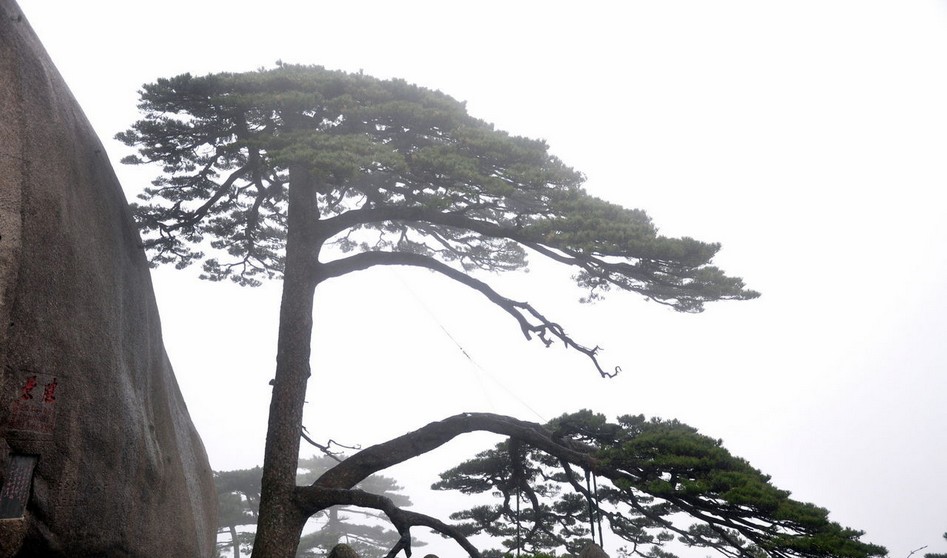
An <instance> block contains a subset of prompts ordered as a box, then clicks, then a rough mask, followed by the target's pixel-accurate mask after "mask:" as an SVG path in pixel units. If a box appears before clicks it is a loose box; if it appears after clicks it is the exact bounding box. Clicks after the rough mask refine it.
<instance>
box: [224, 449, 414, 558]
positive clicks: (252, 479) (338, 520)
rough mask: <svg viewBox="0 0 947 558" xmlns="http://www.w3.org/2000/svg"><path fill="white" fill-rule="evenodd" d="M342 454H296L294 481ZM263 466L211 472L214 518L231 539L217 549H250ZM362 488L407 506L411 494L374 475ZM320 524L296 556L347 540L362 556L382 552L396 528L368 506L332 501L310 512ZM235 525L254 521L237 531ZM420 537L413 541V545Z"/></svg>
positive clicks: (318, 553)
mask: <svg viewBox="0 0 947 558" xmlns="http://www.w3.org/2000/svg"><path fill="white" fill-rule="evenodd" d="M339 459H342V457H341V456H334V457H330V456H328V455H326V456H315V457H309V458H305V459H300V460H299V469H300V471H299V474H298V477H297V482H298V483H299V484H300V485H305V484H311V483H312V482H314V481H315V480H316V479H318V478H319V476H321V475H322V473H324V472H325V471H326V470H328V469H330V468H331V467H332V466H334V465H336V464H337V463H338V460H339ZM261 476H262V468H261V467H254V468H252V469H242V470H236V471H220V472H215V473H214V480H215V483H216V486H217V495H218V509H219V511H218V524H219V526H220V530H221V531H223V532H226V533H227V534H228V535H229V542H222V543H219V544H218V549H219V550H226V551H227V552H228V554H229V555H232V556H234V557H235V558H236V557H239V556H240V555H241V551H242V552H243V553H247V554H248V553H250V552H251V551H252V549H253V537H254V531H255V529H256V523H257V509H258V507H259V502H260V479H261ZM356 488H358V489H360V490H364V491H366V492H370V493H372V494H377V495H380V496H384V497H386V498H389V499H391V501H392V502H394V503H395V505H397V506H399V507H408V506H410V505H411V500H410V499H409V498H408V497H407V496H405V495H403V494H401V490H403V489H402V487H401V486H400V485H398V483H397V482H396V481H395V480H394V479H393V478H391V477H386V476H383V475H372V476H370V477H368V478H366V479H365V480H364V481H362V482H361V483H359V484H358V486H357V487H356ZM311 521H312V522H313V523H315V524H317V525H319V526H320V528H319V529H318V530H316V531H315V532H313V533H309V534H306V535H303V537H302V538H301V540H300V543H299V548H298V550H297V552H296V556H297V558H313V557H322V556H325V555H327V554H328V553H329V551H330V550H331V549H332V547H333V546H335V545H336V544H337V543H339V542H345V543H346V544H348V545H349V546H351V547H352V548H353V549H355V550H356V551H357V552H358V554H359V557H360V558H375V557H379V556H384V555H385V554H386V553H387V552H388V549H390V548H391V547H392V546H393V545H394V544H395V543H396V542H397V541H398V538H399V536H400V535H399V534H398V533H397V532H395V531H393V530H391V529H390V528H387V527H385V525H384V523H385V518H384V517H382V516H379V515H378V514H377V513H375V512H372V511H371V510H362V509H359V508H346V507H332V508H329V509H327V510H324V511H323V512H321V513H319V514H317V515H316V516H314V517H313V518H312V520H311ZM238 527H252V529H250V530H249V531H241V530H239V529H238ZM423 544H424V543H420V542H418V541H415V546H423Z"/></svg>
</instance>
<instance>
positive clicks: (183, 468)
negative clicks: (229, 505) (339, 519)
mask: <svg viewBox="0 0 947 558" xmlns="http://www.w3.org/2000/svg"><path fill="white" fill-rule="evenodd" d="M140 242H141V241H140V239H139V236H138V232H137V229H136V227H135V224H134V223H133V221H132V219H131V217H130V214H129V210H128V206H127V203H126V200H125V197H124V194H123V193H122V190H121V187H120V186H119V184H118V181H117V179H116V178H115V175H114V173H113V171H112V167H111V165H110V164H109V161H108V159H107V158H106V156H105V152H104V151H103V149H102V147H101V144H100V143H99V140H98V138H97V137H96V135H95V133H94V132H93V130H92V128H91V126H90V125H89V123H88V121H87V120H86V118H85V116H84V115H83V113H82V111H81V109H80V108H79V107H78V105H77V103H76V101H75V100H74V98H73V97H72V94H71V93H70V92H69V90H68V88H67V87H66V85H65V83H63V80H62V78H61V76H60V75H59V73H58V72H57V70H56V69H55V67H54V66H53V64H52V62H51V61H50V60H49V58H48V56H47V54H46V52H45V50H44V49H43V47H42V45H41V44H40V42H39V40H38V38H37V37H36V35H35V34H34V33H33V31H32V29H31V28H30V27H29V24H28V23H27V21H26V20H25V18H24V17H23V16H22V15H21V13H20V10H19V7H18V6H17V5H16V3H15V2H14V1H13V0H0V481H2V486H3V488H2V490H0V517H2V516H3V515H6V516H13V517H12V518H7V519H0V557H5V556H20V557H26V556H43V557H58V556H71V557H77V556H80V557H84V556H108V557H142V558H144V557H148V558H154V557H155V556H174V557H210V556H213V555H214V552H213V547H214V540H215V535H216V496H215V492H214V487H213V477H212V473H211V470H210V466H209V463H208V461H207V455H206V452H205V451H204V446H203V444H202V443H201V440H200V437H199V436H198V434H197V432H196V431H195V429H194V426H193V424H192V423H191V419H190V416H189V415H188V411H187V408H186V407H185V405H184V401H183V399H182V397H181V393H180V391H179V390H178V386H177V383H176V381H175V378H174V373H173V371H172V368H171V365H170V363H169V361H168V358H167V356H166V354H165V351H164V345H163V343H162V338H161V326H160V322H159V319H158V311H157V307H156V305H155V300H154V293H153V291H152V285H151V277H150V274H149V270H148V264H147V262H146V259H145V255H144V253H143V251H142V249H141V247H140ZM30 470H32V482H31V484H30V477H29V472H30ZM20 508H22V509H20Z"/></svg>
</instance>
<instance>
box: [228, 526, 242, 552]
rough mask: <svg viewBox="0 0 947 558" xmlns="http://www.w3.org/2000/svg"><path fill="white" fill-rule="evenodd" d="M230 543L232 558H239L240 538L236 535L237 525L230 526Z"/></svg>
mask: <svg viewBox="0 0 947 558" xmlns="http://www.w3.org/2000/svg"><path fill="white" fill-rule="evenodd" d="M230 544H232V545H233V558H240V539H239V538H238V535H237V526H236V525H231V526H230Z"/></svg>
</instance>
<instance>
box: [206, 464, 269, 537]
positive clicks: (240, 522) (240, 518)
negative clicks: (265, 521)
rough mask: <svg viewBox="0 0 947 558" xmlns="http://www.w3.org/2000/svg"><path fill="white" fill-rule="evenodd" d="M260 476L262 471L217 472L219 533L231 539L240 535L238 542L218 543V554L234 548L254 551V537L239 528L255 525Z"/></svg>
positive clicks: (256, 469)
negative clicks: (235, 534) (252, 549)
mask: <svg viewBox="0 0 947 558" xmlns="http://www.w3.org/2000/svg"><path fill="white" fill-rule="evenodd" d="M261 474H262V470H261V469H260V467H254V468H253V469H240V470H236V471H215V472H214V485H215V487H216V489H217V529H218V531H223V532H226V533H227V534H228V535H230V536H231V538H233V534H234V533H237V540H236V541H233V540H231V541H230V542H227V543H218V545H217V548H218V550H224V549H226V548H229V547H233V548H242V549H243V550H244V551H245V552H249V551H250V548H252V542H253V537H252V534H248V533H246V532H241V531H239V530H238V529H237V528H238V527H242V526H246V525H256V522H257V511H258V509H259V506H260V476H261Z"/></svg>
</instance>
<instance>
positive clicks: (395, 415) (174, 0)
mask: <svg viewBox="0 0 947 558" xmlns="http://www.w3.org/2000/svg"><path fill="white" fill-rule="evenodd" d="M20 5H21V7H22V8H23V10H24V12H25V14H26V16H27V18H28V19H29V20H30V22H31V23H32V25H33V27H34V28H35V29H36V31H37V33H38V34H39V36H40V38H41V39H42V41H43V42H44V44H45V45H46V47H47V49H48V50H49V52H50V54H51V56H52V57H53V60H54V61H55V63H56V64H57V66H58V67H59V69H60V71H61V72H62V74H63V75H64V77H65V78H66V81H67V83H68V84H69V85H70V87H71V88H72V91H73V92H74V94H75V95H76V97H77V98H78V100H79V102H80V104H81V105H82V107H83V108H84V110H85V112H86V114H87V115H88V117H89V119H90V120H91V121H92V124H93V125H94V126H95V128H96V130H97V131H98V132H99V134H100V136H101V137H102V139H103V141H104V142H105V144H106V149H107V150H108V152H109V154H110V156H111V158H112V160H113V162H115V164H116V171H117V173H118V174H119V177H120V179H121V180H122V182H123V184H124V186H125V189H126V192H127V193H128V196H129V198H132V197H133V196H134V194H135V192H136V191H137V190H139V189H140V188H141V187H142V186H143V185H144V184H146V183H147V181H148V180H149V179H150V178H151V175H150V174H142V173H140V172H138V171H135V170H134V169H129V168H123V167H122V166H121V165H118V163H117V161H118V159H119V158H120V157H121V156H122V155H124V154H127V150H126V149H125V148H124V147H123V146H121V145H120V144H118V143H117V142H114V141H113V140H111V139H110V138H111V137H112V136H113V135H114V134H115V133H116V132H118V131H121V130H123V129H124V128H126V127H127V126H128V125H129V124H130V123H131V122H132V121H133V120H134V119H135V118H136V116H137V114H136V111H135V104H136V100H137V93H136V92H137V90H138V88H139V87H140V86H141V84H142V83H144V82H150V81H153V80H155V79H156V78H158V77H168V76H171V75H176V74H178V73H183V72H192V73H195V74H202V73H207V72H215V71H244V70H252V69H256V68H259V67H262V66H267V67H272V66H273V64H274V62H275V61H276V60H277V59H281V60H283V61H286V62H293V63H307V64H309V63H311V64H321V65H325V66H327V67H330V68H339V69H344V70H349V71H357V70H359V69H364V71H365V72H366V73H369V74H373V75H376V76H379V77H403V78H405V79H407V80H409V81H412V82H416V83H419V84H421V85H425V86H428V87H432V88H437V89H441V90H443V91H445V92H447V93H449V94H451V95H453V96H454V97H456V98H458V99H461V100H466V101H468V108H469V110H470V112H471V113H472V114H474V115H475V116H478V117H480V118H483V119H485V120H488V121H491V122H493V123H495V124H496V125H497V127H499V128H501V129H505V130H507V131H510V132H511V133H515V134H518V135H526V136H531V137H540V138H545V139H546V140H547V141H548V142H549V144H550V145H551V148H552V151H553V152H554V153H556V154H557V155H558V156H559V157H561V158H562V159H563V160H564V161H566V162H567V163H568V164H570V165H572V166H574V167H576V168H577V169H579V170H581V171H583V172H584V173H586V175H587V176H588V188H589V190H590V191H591V192H592V193H594V194H596V195H599V196H601V197H604V198H607V199H609V200H611V201H614V202H618V203H621V204H624V205H627V206H632V207H641V208H643V209H645V210H647V211H648V212H649V213H650V214H651V216H652V217H653V218H654V220H655V222H656V224H657V225H658V226H659V227H661V230H662V232H663V233H664V234H668V235H688V236H693V237H695V238H699V239H701V240H707V241H719V242H722V243H723V245H724V248H723V250H722V252H721V254H720V256H719V257H718V258H717V260H716V263H718V264H719V265H720V266H721V267H723V268H724V269H725V270H727V271H728V272H730V273H731V274H734V275H738V276H742V277H743V278H744V279H745V280H746V281H747V283H748V285H749V286H750V287H751V288H754V289H757V290H759V291H762V293H763V297H762V298H760V299H758V300H756V301H751V302H744V303H719V304H714V305H711V306H710V307H709V308H708V310H707V311H706V312H705V313H704V314H701V315H680V314H675V313H673V312H671V311H670V310H668V309H665V308H664V307H660V306H658V305H656V304H653V303H652V304H648V303H645V302H643V301H640V300H638V299H636V298H634V297H632V296H628V295H621V294H619V295H614V296H612V297H610V298H608V299H606V301H605V302H604V303H599V304H596V305H592V306H582V305H579V304H578V303H577V302H576V299H577V297H578V293H577V292H575V291H574V290H573V289H572V288H571V287H570V285H569V282H568V273H567V272H562V271H561V270H558V269H556V268H554V267H552V266H546V265H541V263H542V262H536V263H537V265H536V266H535V269H534V270H533V271H532V272H531V273H529V274H519V275H516V276H504V277H503V278H502V280H501V279H498V280H497V282H496V284H497V286H498V288H499V289H500V290H501V291H503V292H505V293H508V294H510V295H513V296H515V297H519V298H525V299H528V300H529V301H530V302H533V303H534V304H535V305H536V306H538V307H539V308H540V309H542V310H544V311H545V312H546V313H547V314H548V315H549V316H551V317H553V318H556V319H559V320H560V321H562V322H563V323H565V324H566V325H567V326H568V329H569V331H570V332H572V333H573V334H574V335H575V336H576V337H577V338H578V339H580V340H585V341H586V342H588V343H590V344H599V345H601V346H603V347H605V349H606V352H605V353H604V354H603V362H604V363H605V364H617V365H621V366H622V368H623V369H624V373H623V374H621V375H620V376H619V377H618V378H616V379H614V380H611V381H606V380H602V379H599V378H598V376H597V374H596V373H595V372H594V370H593V369H592V368H591V367H590V365H588V364H587V363H586V362H585V361H584V360H583V358H581V357H580V356H579V355H577V354H571V353H569V352H566V351H564V350H562V349H561V348H558V347H556V348H553V349H548V350H547V349H543V348H542V347H541V346H540V345H538V344H536V343H532V344H530V343H526V342H525V341H524V340H523V339H522V337H521V336H520V334H519V332H518V329H517V327H516V325H515V324H514V323H513V322H512V320H510V319H509V318H508V317H507V316H505V315H503V314H502V313H501V312H499V311H496V310H494V309H493V308H491V307H490V306H489V305H488V304H484V301H483V300H480V299H479V298H478V297H476V296H474V295H473V294H471V293H468V292H466V291H464V290H463V289H461V288H460V287H457V286H454V285H452V284H449V283H447V282H446V280H444V279H439V278H433V277H430V276H429V275H427V274H425V273H422V272H419V271H394V270H385V271H379V272H367V273H364V274H362V275H359V276H353V277H350V278H346V279H345V280H344V281H339V282H337V283H333V284H329V285H325V286H324V288H320V290H319V292H318V296H317V308H316V324H317V325H316V333H315V340H314V355H315V358H314V367H315V368H314V376H313V379H312V381H311V382H310V390H309V398H308V399H309V402H310V404H309V409H308V411H307V417H306V426H307V427H308V428H309V430H310V431H311V432H312V434H313V435H314V436H315V437H316V438H318V439H321V440H325V439H328V438H330V437H333V438H336V439H338V440H340V441H344V442H348V443H361V444H370V443H374V442H378V441H381V440H383V439H386V438H388V437H390V436H394V435H397V434H400V433H403V432H405V431H407V430H409V429H412V428H415V427H419V426H421V425H422V424H424V423H426V422H429V421H431V420H435V419H438V418H442V417H444V416H447V415H451V414H455V413H457V412H462V411H475V410H483V411H493V412H500V413H507V414H513V415H516V416H519V417H521V418H524V419H528V420H548V419H550V418H553V417H555V416H557V415H559V414H561V413H563V412H567V411H574V410H578V409H580V408H593V409H595V410H599V411H601V412H604V413H606V414H609V415H611V416H614V415H617V414H623V413H645V414H648V415H658V416H662V417H667V418H679V419H681V420H683V421H685V422H687V423H689V424H692V425H693V426H696V427H698V428H700V429H701V430H702V431H703V432H704V433H706V434H708V435H711V436H714V437H718V438H722V439H723V440H724V442H725V444H726V446H727V447H728V448H729V449H730V450H731V451H733V452H734V453H735V454H737V455H740V456H742V457H745V458H747V459H748V460H749V461H750V462H751V463H753V464H754V465H755V466H757V467H759V468H760V469H762V470H763V471H764V472H766V473H769V474H771V475H772V476H773V479H774V482H775V484H776V485H777V486H779V487H781V488H785V489H788V490H792V491H793V493H794V495H795V496H796V497H797V498H799V499H802V500H807V501H812V502H814V503H816V504H818V505H821V506H824V507H827V508H829V509H830V510H832V517H833V519H835V520H837V521H839V522H841V523H843V524H845V525H848V526H851V527H855V528H859V529H864V530H866V531H867V532H868V536H867V537H866V538H867V539H868V540H870V541H871V542H875V543H878V544H883V545H886V546H887V547H888V549H889V551H890V552H891V556H892V558H903V557H905V556H906V555H907V554H908V553H909V552H910V551H911V550H913V549H915V548H917V547H920V546H923V545H926V544H930V545H932V546H931V548H929V549H928V551H937V552H943V551H944V550H945V549H944V548H943V546H944V545H943V541H942V540H941V539H940V536H941V533H943V532H944V531H945V530H947V435H945V428H944V427H945V425H947V404H945V400H947V374H945V369H947V343H945V341H944V338H945V334H947V317H945V315H947V314H945V310H947V250H945V241H947V223H945V219H944V216H945V213H947V212H945V209H944V208H945V200H944V198H945V196H944V194H943V191H944V186H945V183H947V164H945V161H947V2H945V1H944V0H926V1H924V0H903V1H898V2H895V1H874V0H852V1H840V0H839V1H836V0H818V1H816V0H801V1H799V0H797V1H795V2H771V1H762V0H746V1H731V0H726V1H717V2H707V1H705V0H694V1H665V2H638V1H634V2H621V3H618V2H615V3H613V4H606V3H604V2H585V3H583V5H582V7H578V3H574V2H572V3H566V2H549V1H545V2H533V1H519V2H496V1H480V2H476V3H472V2H470V3H460V2H444V1H439V2H412V1H405V2H392V1H388V2H384V1H379V2H358V1H353V2H331V3H330V2H318V1H311V2H302V1H299V2H291V1H287V0H270V1H269V2H267V3H265V5H264V4H262V3H260V2H248V1H234V0H228V1H223V0H214V1H199V2H198V1H194V0H188V1H182V0H165V1H163V2H161V3H144V2H133V1H128V0H124V1H114V2H111V1H103V0H86V1H84V2H75V1H74V0H69V1H65V0H21V1H20ZM618 6H620V7H618ZM195 276H196V272H193V273H188V272H175V271H174V270H173V269H162V270H158V271H157V272H156V273H155V275H154V278H155V283H156V290H157V296H158V303H159V306H160V308H161V315H162V320H163V323H164V329H165V340H166V344H167V348H168V351H169V354H170V356H171V359H172V362H173V363H174V365H175V369H176V372H177V376H178V380H179V382H180V384H181V387H182V390H183V392H184V395H185V399H186V401H187V403H188V406H189V408H190V410H191V413H192V416H193V418H194V421H195V423H196V425H197V427H198V429H199V430H200V432H201V434H202V436H203V438H204V442H205V444H206V446H207V449H208V452H209V454H210V459H211V464H212V466H213V467H214V468H215V469H218V470H220V469H234V468H245V467H251V466H254V465H256V464H259V463H260V462H261V461H262V458H261V455H262V447H263V439H264V434H265V416H266V409H267V405H268V398H269V388H268V386H267V381H268V380H269V378H270V377H272V372H273V363H274V355H275V347H274V344H275V332H276V323H275V317H276V315H277V305H278V301H279V284H272V285H270V286H267V287H264V288H260V289H256V290H246V289H239V288H236V287H231V286H229V285H215V284H207V283H201V282H199V281H197V280H196V279H195V278H194V277H195ZM442 327H443V328H444V329H446V330H447V331H448V332H450V335H452V336H453V337H454V338H456V339H457V340H458V341H459V342H460V343H461V344H462V345H463V347H464V349H465V350H466V351H467V353H469V354H470V355H471V357H472V358H473V359H474V361H475V362H476V364H474V363H471V361H469V360H467V359H466V358H465V357H464V356H463V354H462V353H461V352H460V350H459V349H458V348H457V346H456V345H454V344H453V342H452V341H451V339H450V338H449V337H448V336H447V335H446V334H445V333H444V330H442V329H441V328H442ZM477 441H478V442H479V443H481V444H482V443H484V441H487V442H491V441H492V440H485V439H484V438H482V437H481V438H478V439H477ZM470 451H471V449H470V444H469V443H465V444H457V443H455V444H452V445H451V446H449V447H448V448H446V449H445V450H444V451H441V452H439V453H437V454H434V455H432V456H429V457H427V458H425V459H422V460H419V461H418V462H416V463H414V464H412V465H409V466H401V467H399V468H397V469H396V470H393V471H392V473H393V474H395V475H396V476H398V477H399V479H400V480H401V481H402V482H403V483H405V484H408V486H409V487H410V488H411V489H412V490H413V491H414V490H418V491H417V492H414V493H413V494H412V495H413V497H414V499H415V501H416V502H417V503H418V506H417V509H418V510H419V511H424V512H431V513H437V514H440V515H442V516H443V517H446V510H448V509H451V508H457V507H459V506H462V505H464V504H463V502H462V500H460V499H459V498H458V496H457V495H455V494H437V495H435V496H432V497H428V496H423V495H422V494H421V493H422V492H423V489H424V488H425V487H426V486H428V485H429V484H430V483H431V482H433V481H434V480H436V478H435V473H436V472H438V471H440V470H443V469H445V468H446V467H447V466H449V465H453V464H454V463H455V462H456V460H458V459H460V458H462V457H464V456H465V455H467V454H468V453H469V452H470ZM617 542H618V541H615V540H612V541H609V540H606V548H607V549H609V550H611V549H613V547H614V546H617V544H616V543H617ZM427 548H428V549H431V548H434V547H427ZM437 548H444V549H445V550H443V551H441V555H442V557H443V556H450V555H459V550H457V549H456V547H452V546H445V547H440V546H438V547H437ZM426 551H427V550H425V552H426ZM703 554H705V553H697V554H695V556H696V555H699V556H703Z"/></svg>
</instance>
